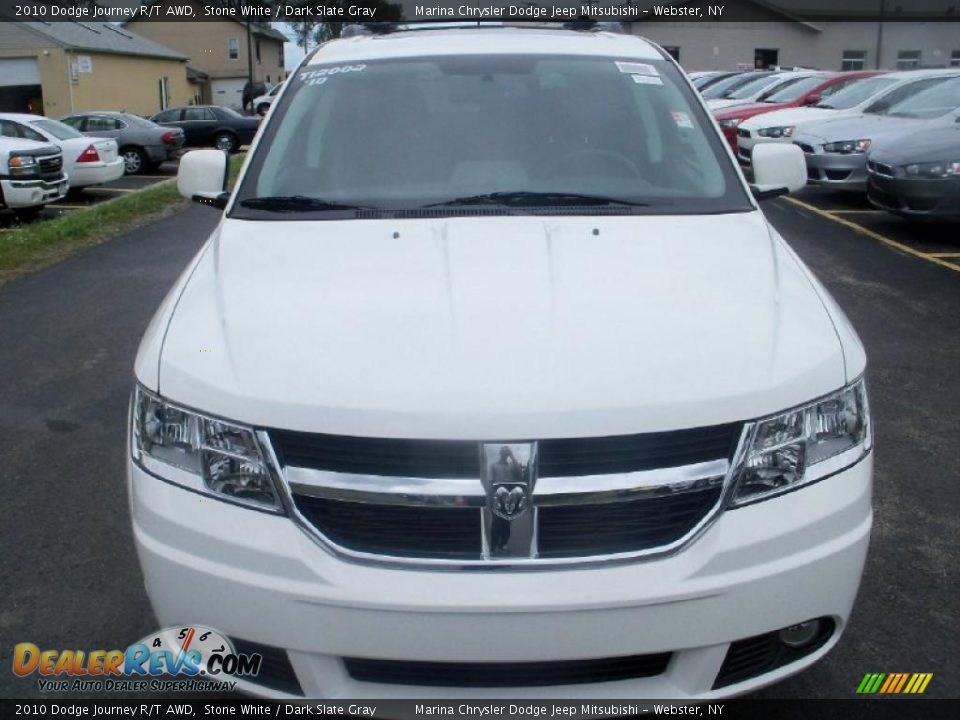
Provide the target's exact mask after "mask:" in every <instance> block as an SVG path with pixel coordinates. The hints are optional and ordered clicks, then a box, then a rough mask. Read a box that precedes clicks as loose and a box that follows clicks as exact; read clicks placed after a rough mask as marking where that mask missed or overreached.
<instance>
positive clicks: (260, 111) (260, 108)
mask: <svg viewBox="0 0 960 720" xmlns="http://www.w3.org/2000/svg"><path fill="white" fill-rule="evenodd" d="M269 111H270V105H269V104H267V103H260V104H259V105H257V115H259V116H260V117H263V116H264V115H266V114H267V113H268V112H269Z"/></svg>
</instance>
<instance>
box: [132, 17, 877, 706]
mask: <svg viewBox="0 0 960 720" xmlns="http://www.w3.org/2000/svg"><path fill="white" fill-rule="evenodd" d="M288 83H289V86H288V87H287V89H286V90H285V91H284V93H283V95H282V97H281V98H280V100H278V105H277V106H276V107H275V108H274V109H273V112H272V113H271V116H270V118H269V120H268V121H267V124H266V126H265V127H264V129H263V131H262V132H261V133H260V135H259V138H258V140H257V141H256V143H255V144H254V146H253V148H252V149H251V151H250V154H249V156H248V158H247V162H246V167H245V169H244V171H243V173H242V176H241V178H240V180H239V183H238V186H237V189H236V190H235V191H234V192H233V193H232V194H231V195H227V194H226V193H223V192H222V188H223V187H225V185H224V178H225V171H226V166H225V162H224V156H223V155H222V154H221V153H218V152H217V151H214V150H199V151H195V152H193V153H190V154H188V155H187V156H185V157H184V158H183V161H182V163H181V167H180V176H179V187H180V191H181V193H183V194H184V195H186V196H188V197H193V198H195V199H197V200H200V201H202V202H205V203H208V204H211V205H214V206H219V207H223V208H225V210H226V212H225V214H224V216H223V219H222V220H221V222H220V224H219V226H218V227H217V229H216V230H215V231H214V233H213V234H212V236H211V237H210V239H209V240H208V241H207V243H206V244H205V245H204V247H203V248H202V250H201V251H200V252H199V254H198V255H197V257H196V258H195V259H194V260H193V262H192V263H191V264H190V266H189V267H188V269H187V270H186V271H185V272H184V274H183V276H182V277H181V279H180V280H179V281H178V282H177V284H176V286H175V287H174V288H173V290H172V291H171V292H170V294H169V296H168V297H167V299H166V300H165V301H164V302H163V304H162V306H161V308H160V310H159V311H158V313H157V315H156V317H155V318H154V320H153V322H152V324H151V326H150V328H149V329H148V331H147V333H146V336H145V338H144V340H143V342H142V345H141V347H140V351H139V354H138V356H137V361H136V378H137V387H136V391H135V394H134V398H133V402H132V408H131V435H130V448H129V451H130V458H129V476H130V495H131V504H132V515H133V528H134V534H135V538H136V544H137V548H138V551H139V556H140V561H141V564H142V567H143V571H144V575H145V578H146V587H147V591H148V593H149V596H150V599H151V601H152V604H153V607H154V609H155V611H156V613H157V616H158V618H159V620H160V621H161V622H163V623H172V622H195V623H199V624H201V625H205V626H209V627H213V628H217V629H219V630H220V631H222V632H223V633H224V634H225V635H226V636H228V637H230V638H232V639H233V640H234V641H235V642H236V643H237V645H238V647H243V648H251V647H252V648H259V650H258V652H260V653H261V654H262V655H263V657H264V658H265V660H264V662H265V663H266V665H265V666H264V667H267V666H269V672H266V671H264V669H263V668H261V674H260V676H258V677H254V678H248V679H247V680H244V681H242V682H241V687H243V688H245V689H246V690H248V691H250V692H256V693H263V694H270V695H277V696H283V695H306V696H309V697H351V698H352V697H361V696H367V697H389V696H405V697H427V696H430V697H464V696H466V697H488V698H492V697H502V696H504V695H505V694H509V696H510V697H535V696H550V697H554V698H557V697H581V698H588V697H589V698H598V697H604V696H608V697H634V698H639V697H653V698H663V697H677V698H712V697H720V696H726V695H733V694H738V693H743V692H746V691H749V690H751V689H754V688H757V687H759V686H761V685H765V684H768V683H770V682H773V681H775V680H778V679H780V678H783V677H785V676H787V675H790V674H792V673H795V672H797V671H798V670H800V669H802V668H804V667H806V666H808V665H810V664H811V663H813V662H814V661H816V660H818V659H819V658H821V657H822V656H823V655H824V654H825V653H826V652H827V651H828V650H830V648H831V647H833V645H834V644H835V643H836V642H837V641H838V639H839V638H840V635H841V633H842V632H843V630H844V628H845V626H846V624H847V620H848V618H849V617H850V611H851V606H852V605H853V602H854V598H855V596H856V594H857V588H858V586H859V583H860V576H861V572H862V569H863V564H864V558H865V556H866V552H867V544H868V540H869V536H870V527H871V522H872V512H871V477H872V457H873V456H872V453H871V447H872V435H871V424H870V418H869V413H868V406H867V396H866V393H865V390H864V383H863V374H864V369H865V364H866V358H865V356H864V351H863V348H862V346H861V344H860V342H859V340H858V339H857V336H856V334H855V332H854V331H853V329H852V328H851V326H850V324H849V322H848V321H847V320H846V318H845V317H844V315H843V313H842V312H841V311H840V310H839V309H838V307H837V306H836V304H835V303H834V301H833V300H832V299H831V298H830V296H829V295H828V294H827V292H826V291H825V290H824V288H823V287H822V286H821V285H820V284H819V283H818V282H817V281H816V279H815V278H814V277H813V276H812V275H811V273H810V271H809V270H808V269H807V268H806V267H805V266H804V265H803V263H802V262H801V261H800V260H799V259H798V257H797V256H796V255H795V254H794V252H793V251H792V250H791V249H790V248H789V247H788V246H787V245H786V243H785V242H784V241H783V239H782V238H781V237H780V236H779V235H778V234H777V232H776V230H775V229H774V228H773V227H772V226H771V225H770V224H769V223H768V222H767V219H766V218H765V217H764V214H763V213H762V212H761V210H760V209H759V207H758V206H757V203H756V198H757V197H760V198H762V197H769V196H773V195H777V194H782V193H784V192H787V191H788V190H791V189H797V188H799V187H802V186H803V184H804V181H805V177H806V173H805V169H804V162H803V157H802V153H801V151H800V150H799V149H798V148H796V147H794V146H792V145H778V144H771V145H764V146H760V147H758V148H757V151H756V156H755V158H754V170H755V174H756V181H757V185H756V186H753V187H748V186H747V185H746V184H745V182H744V180H743V178H742V176H741V175H740V173H739V172H738V170H737V167H736V165H735V163H734V160H733V157H732V155H731V153H730V152H729V150H728V149H727V147H726V144H725V143H724V140H723V137H722V136H721V134H720V132H719V131H718V129H717V126H716V124H715V123H714V122H713V121H712V119H711V118H710V115H709V113H708V112H707V111H706V110H705V108H704V107H703V103H702V102H701V100H700V99H699V97H698V95H697V93H696V91H695V90H694V89H693V88H692V86H691V85H690V84H689V82H688V81H687V80H686V78H685V77H684V76H683V73H682V71H681V70H680V69H679V67H678V66H677V65H676V64H675V63H674V62H673V61H672V60H671V58H670V57H669V56H668V55H667V54H666V53H665V52H664V51H663V50H662V49H661V48H659V47H657V46H655V45H653V44H651V43H649V42H647V41H645V40H643V39H640V38H638V37H633V36H629V35H620V34H617V33H611V32H589V31H575V30H561V29H555V30H548V29H543V28H536V29H526V28H517V27H504V28H497V29H495V28H487V29H482V30H476V29H474V30H466V29H464V30H456V29H453V30H424V31H419V32H411V31H397V32H394V33H391V34H387V35H381V36H377V37H376V38H373V37H366V36H363V35H359V36H356V37H352V38H350V39H344V40H339V41H333V42H329V43H327V44H325V45H323V46H322V47H321V48H320V49H319V50H318V51H317V52H315V53H314V54H312V55H311V56H310V57H309V58H307V59H306V60H305V61H304V63H303V64H302V65H301V66H300V68H299V69H298V70H297V71H296V72H295V73H294V74H293V76H292V77H291V78H290V79H289V80H288Z"/></svg>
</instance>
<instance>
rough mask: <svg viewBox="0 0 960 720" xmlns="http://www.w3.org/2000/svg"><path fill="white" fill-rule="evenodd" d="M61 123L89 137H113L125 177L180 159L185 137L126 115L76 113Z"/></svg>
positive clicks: (179, 132)
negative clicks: (118, 149) (121, 159)
mask: <svg viewBox="0 0 960 720" xmlns="http://www.w3.org/2000/svg"><path fill="white" fill-rule="evenodd" d="M61 121H62V122H64V123H66V124H67V125H69V126H70V127H72V128H74V129H76V130H79V131H80V132H82V133H83V134H84V135H88V136H90V137H109V138H113V139H114V140H115V141H116V142H117V145H118V146H119V147H120V155H121V157H122V158H123V163H124V172H125V173H126V174H127V175H136V174H138V173H142V172H146V171H148V170H154V169H156V168H157V166H159V165H160V164H161V163H164V162H166V161H167V160H173V159H175V158H177V157H179V155H180V152H181V149H182V148H183V143H184V135H183V131H182V130H180V129H179V128H174V129H171V128H165V127H162V126H160V125H157V124H156V123H154V122H151V121H150V120H146V119H144V118H142V117H139V116H137V115H134V114H132V113H128V112H109V111H98V112H78V113H73V114H71V115H67V116H65V117H63V118H61Z"/></svg>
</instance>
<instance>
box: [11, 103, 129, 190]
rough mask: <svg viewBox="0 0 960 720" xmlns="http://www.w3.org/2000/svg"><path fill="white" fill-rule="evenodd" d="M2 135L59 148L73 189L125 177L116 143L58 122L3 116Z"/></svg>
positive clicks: (20, 114)
mask: <svg viewBox="0 0 960 720" xmlns="http://www.w3.org/2000/svg"><path fill="white" fill-rule="evenodd" d="M0 134H2V135H4V136H6V137H17V138H23V139H25V140H36V141H39V142H46V143H53V144H54V145H57V146H59V147H60V149H61V151H62V152H63V169H64V170H65V171H66V173H67V175H68V176H69V177H70V187H71V188H77V187H86V186H88V185H100V184H102V183H108V182H112V181H114V180H116V179H117V178H120V177H122V176H123V158H122V157H120V154H119V152H118V151H117V141H116V140H112V139H109V138H91V137H87V136H86V135H81V134H80V133H79V132H77V131H76V130H74V129H73V128H72V127H70V126H69V125H65V124H64V123H62V122H60V121H59V120H52V119H50V118H46V117H42V116H40V115H28V114H25V113H0Z"/></svg>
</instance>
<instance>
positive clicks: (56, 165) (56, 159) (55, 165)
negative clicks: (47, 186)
mask: <svg viewBox="0 0 960 720" xmlns="http://www.w3.org/2000/svg"><path fill="white" fill-rule="evenodd" d="M37 161H38V162H39V163H40V176H41V177H42V178H43V179H44V180H56V179H58V178H59V177H60V176H61V175H62V174H63V156H62V155H47V156H46V157H41V158H37Z"/></svg>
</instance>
